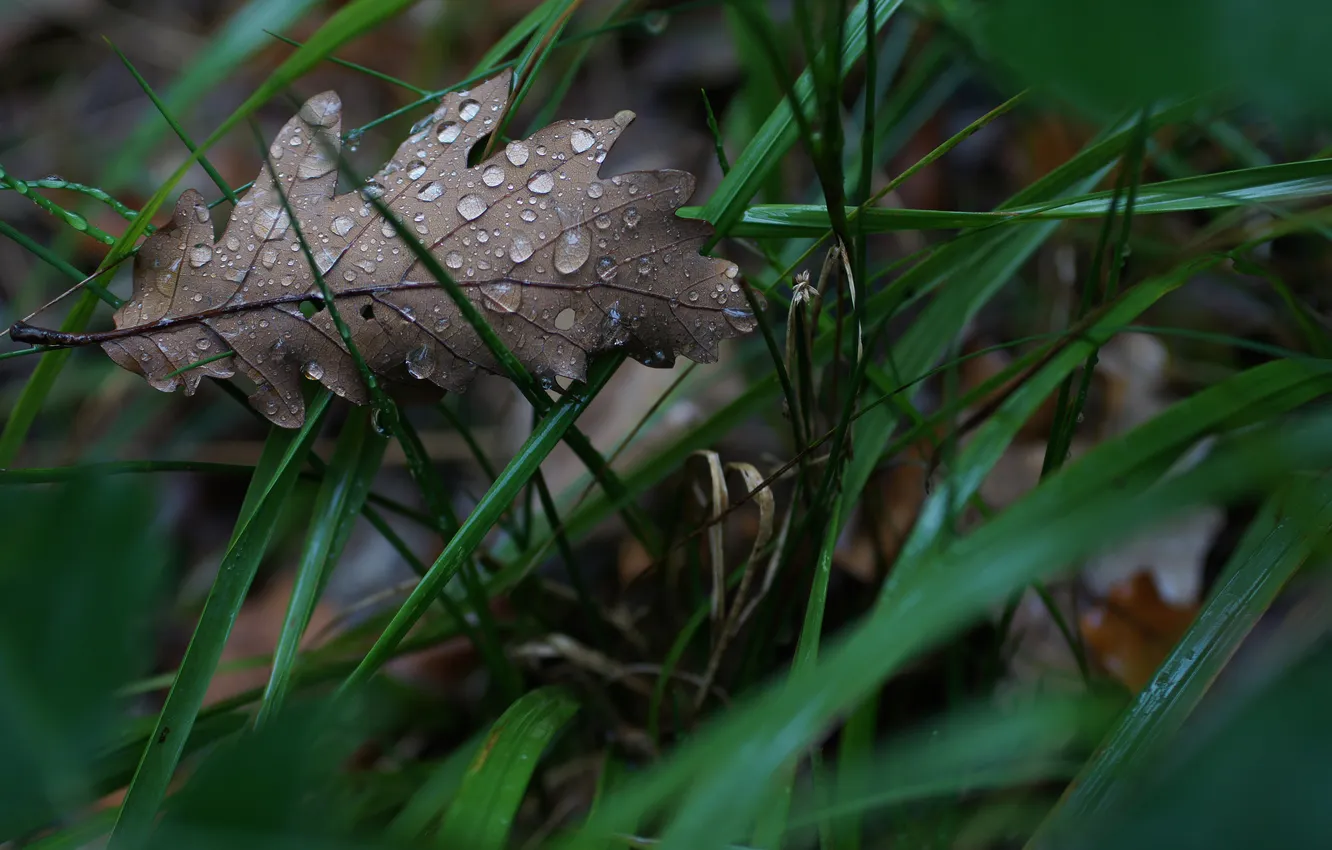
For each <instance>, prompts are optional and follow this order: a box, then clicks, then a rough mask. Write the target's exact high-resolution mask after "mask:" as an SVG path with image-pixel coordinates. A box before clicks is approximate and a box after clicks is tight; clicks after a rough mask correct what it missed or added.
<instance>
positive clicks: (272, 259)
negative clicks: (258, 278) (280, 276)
mask: <svg viewBox="0 0 1332 850" xmlns="http://www.w3.org/2000/svg"><path fill="white" fill-rule="evenodd" d="M277 258H278V253H277V249H276V248H265V249H264V250H263V252H262V253H260V254H259V262H261V263H263V264H264V268H266V269H271V268H273V266H275V265H277Z"/></svg>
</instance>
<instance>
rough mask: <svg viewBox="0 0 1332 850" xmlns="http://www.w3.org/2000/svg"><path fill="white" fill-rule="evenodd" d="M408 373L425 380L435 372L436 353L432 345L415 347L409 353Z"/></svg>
mask: <svg viewBox="0 0 1332 850" xmlns="http://www.w3.org/2000/svg"><path fill="white" fill-rule="evenodd" d="M406 365H407V374H409V375H411V376H412V377H413V378H417V379H419V380H425V379H426V378H429V377H430V376H431V375H433V374H434V373H435V353H434V352H433V351H431V350H430V346H428V345H422V346H418V347H417V348H413V349H412V350H411V352H410V353H409V354H408V355H407V364H406Z"/></svg>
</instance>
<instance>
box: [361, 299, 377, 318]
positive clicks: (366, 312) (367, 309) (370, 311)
mask: <svg viewBox="0 0 1332 850" xmlns="http://www.w3.org/2000/svg"><path fill="white" fill-rule="evenodd" d="M374 317H375V305H373V304H370V303H368V302H367V303H366V305H365V306H364V307H362V308H361V318H362V319H373V318H374Z"/></svg>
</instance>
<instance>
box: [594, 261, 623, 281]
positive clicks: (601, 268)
mask: <svg viewBox="0 0 1332 850" xmlns="http://www.w3.org/2000/svg"><path fill="white" fill-rule="evenodd" d="M619 271H620V267H619V265H617V264H616V262H615V261H614V260H612V259H611V258H610V257H601V258H600V259H598V260H597V277H599V278H601V279H602V280H604V281H606V282H607V283H609V282H611V281H612V280H615V275H616V274H617V273H618V272H619Z"/></svg>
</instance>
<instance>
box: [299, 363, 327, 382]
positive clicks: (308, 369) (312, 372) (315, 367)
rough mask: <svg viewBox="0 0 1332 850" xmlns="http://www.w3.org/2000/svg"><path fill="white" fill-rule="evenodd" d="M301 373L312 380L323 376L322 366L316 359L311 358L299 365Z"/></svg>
mask: <svg viewBox="0 0 1332 850" xmlns="http://www.w3.org/2000/svg"><path fill="white" fill-rule="evenodd" d="M301 374H302V375H304V376H305V377H307V378H309V379H310V380H312V381H317V380H319V379H320V378H322V377H324V367H323V366H320V365H319V362H318V361H316V360H311V361H309V362H307V363H306V364H305V365H304V366H302V367H301Z"/></svg>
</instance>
